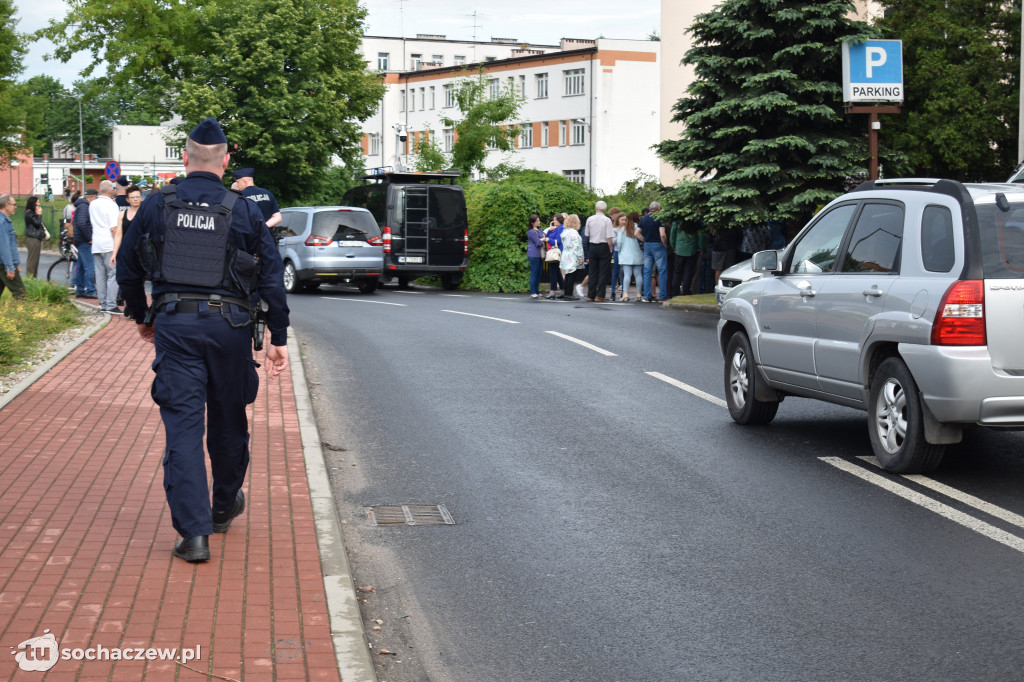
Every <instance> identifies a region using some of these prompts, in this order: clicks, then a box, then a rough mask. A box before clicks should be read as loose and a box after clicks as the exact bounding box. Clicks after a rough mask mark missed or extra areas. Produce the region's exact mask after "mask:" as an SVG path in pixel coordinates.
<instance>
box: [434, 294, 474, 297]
mask: <svg viewBox="0 0 1024 682" xmlns="http://www.w3.org/2000/svg"><path fill="white" fill-rule="evenodd" d="M441 295H442V296H450V297H452V298H469V294H441Z"/></svg>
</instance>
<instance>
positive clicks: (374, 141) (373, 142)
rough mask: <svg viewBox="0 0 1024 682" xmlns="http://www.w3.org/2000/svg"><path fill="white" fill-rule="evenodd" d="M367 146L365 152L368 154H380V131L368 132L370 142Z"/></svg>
mask: <svg viewBox="0 0 1024 682" xmlns="http://www.w3.org/2000/svg"><path fill="white" fill-rule="evenodd" d="M368 147H369V148H368V150H367V153H368V154H369V155H370V156H377V155H379V154H380V133H370V144H369V145H368Z"/></svg>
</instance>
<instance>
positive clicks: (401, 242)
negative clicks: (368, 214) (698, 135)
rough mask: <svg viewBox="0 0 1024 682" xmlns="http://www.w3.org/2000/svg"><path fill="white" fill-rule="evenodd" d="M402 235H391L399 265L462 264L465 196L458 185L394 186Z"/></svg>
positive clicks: (456, 265)
mask: <svg viewBox="0 0 1024 682" xmlns="http://www.w3.org/2000/svg"><path fill="white" fill-rule="evenodd" d="M395 195H396V196H395V209H396V213H397V217H398V219H399V220H400V221H401V229H400V230H399V231H398V232H399V234H400V235H401V236H400V237H399V236H398V235H395V238H393V242H392V243H393V244H394V246H393V248H394V253H395V254H396V256H397V261H398V263H399V264H401V265H423V266H426V267H431V266H434V267H438V266H449V267H450V266H455V267H458V266H464V265H465V258H466V253H465V241H464V239H465V235H466V225H467V221H466V199H465V196H464V195H463V193H462V188H461V187H453V186H449V185H427V184H423V185H405V186H402V187H396V188H395Z"/></svg>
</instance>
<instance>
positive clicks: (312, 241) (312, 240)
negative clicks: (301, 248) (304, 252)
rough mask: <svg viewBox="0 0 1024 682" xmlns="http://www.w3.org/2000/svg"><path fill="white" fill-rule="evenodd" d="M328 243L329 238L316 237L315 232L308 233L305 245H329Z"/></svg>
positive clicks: (329, 241)
mask: <svg viewBox="0 0 1024 682" xmlns="http://www.w3.org/2000/svg"><path fill="white" fill-rule="evenodd" d="M330 243H331V240H330V239H328V238H327V237H318V236H317V235H315V234H311V235H309V238H308V239H306V246H329V245H330Z"/></svg>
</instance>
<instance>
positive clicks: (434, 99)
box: [430, 85, 437, 109]
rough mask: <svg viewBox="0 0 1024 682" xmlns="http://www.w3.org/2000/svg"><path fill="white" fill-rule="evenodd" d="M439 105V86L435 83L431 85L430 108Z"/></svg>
mask: <svg viewBox="0 0 1024 682" xmlns="http://www.w3.org/2000/svg"><path fill="white" fill-rule="evenodd" d="M436 107H437V88H435V87H434V86H433V85H431V86H430V108H431V109H434V108H436Z"/></svg>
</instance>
